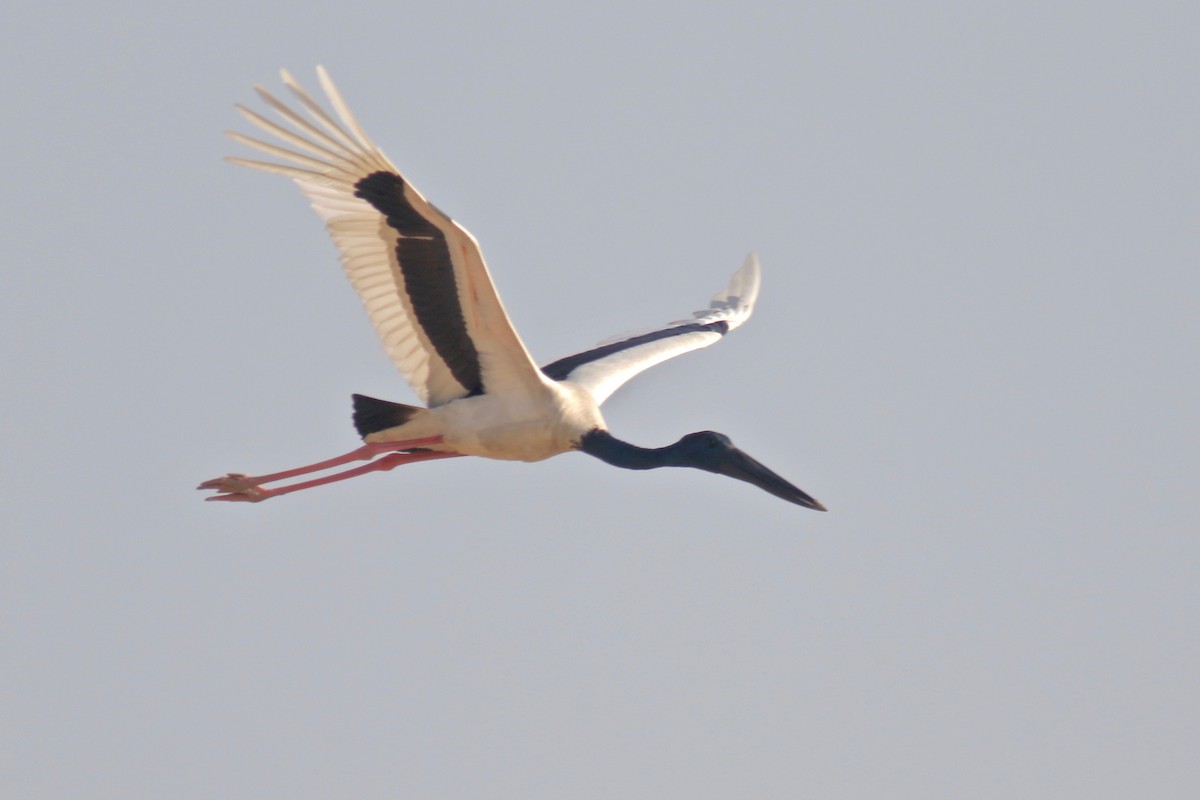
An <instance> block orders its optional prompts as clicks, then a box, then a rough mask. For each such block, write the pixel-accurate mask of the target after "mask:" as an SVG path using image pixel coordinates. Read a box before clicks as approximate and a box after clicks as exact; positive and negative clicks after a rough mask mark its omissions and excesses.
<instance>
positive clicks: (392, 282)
mask: <svg viewBox="0 0 1200 800" xmlns="http://www.w3.org/2000/svg"><path fill="white" fill-rule="evenodd" d="M281 75H282V77H283V82H284V83H285V84H286V85H287V87H288V88H289V89H290V90H291V91H292V93H293V94H294V95H295V96H296V99H297V100H298V101H299V105H300V108H302V109H303V111H304V112H305V113H306V114H307V117H305V116H303V115H302V114H300V113H298V112H297V111H296V110H294V109H292V108H290V107H288V106H287V105H285V104H284V103H282V102H280V101H279V100H276V99H275V98H274V97H272V96H271V95H270V94H268V93H267V92H266V90H264V89H263V88H262V87H258V86H256V87H255V90H256V91H257V92H258V94H259V96H260V97H261V98H262V100H263V101H264V102H265V103H266V104H267V105H269V106H270V107H271V108H272V109H273V110H274V111H275V113H276V114H278V115H279V117H280V118H281V119H282V120H283V121H284V122H286V123H287V124H288V125H290V126H291V128H292V129H291V130H289V129H288V128H286V127H283V126H281V125H277V124H276V123H274V122H271V121H270V120H268V119H266V118H264V117H262V116H260V115H259V114H256V113H255V112H253V111H250V110H249V109H247V108H243V107H241V106H238V110H239V111H240V112H241V113H242V115H243V116H244V117H246V119H248V120H249V121H250V122H251V123H253V124H254V125H256V126H257V127H259V128H260V129H262V130H263V131H265V132H267V133H269V134H271V135H272V136H274V137H275V138H276V139H278V140H279V141H281V142H283V143H284V144H286V145H288V147H280V146H278V145H274V144H269V143H267V142H263V141H259V140H257V139H252V138H249V137H247V136H242V135H241V134H237V133H229V136H230V137H232V138H233V139H235V140H236V141H238V142H241V143H243V144H246V145H249V146H250V147H253V148H256V149H258V150H260V151H262V152H264V153H267V154H268V155H271V156H275V157H277V158H281V159H284V160H285V161H287V162H289V163H287V164H278V163H269V162H264V161H250V160H247V159H242V158H230V159H228V160H229V161H231V162H233V163H235V164H241V165H242V166H247V167H253V168H255V169H261V170H266V171H268V172H275V173H279V174H281V175H286V176H287V177H289V178H291V179H292V180H294V181H295V182H296V184H297V185H298V186H299V187H300V190H301V191H303V192H304V194H305V195H307V196H308V198H309V200H310V201H312V205H313V208H314V209H316V211H317V213H318V214H320V215H321V218H322V219H323V220H325V227H326V228H327V229H328V231H329V235H330V236H331V237H333V241H334V243H335V244H336V245H337V247H338V250H340V251H341V256H342V266H343V267H344V268H345V271H346V275H347V276H348V277H349V278H350V282H351V283H352V284H353V286H354V289H355V290H356V291H357V292H358V295H359V297H360V298H361V299H362V302H363V305H364V306H365V307H366V310H367V316H368V317H370V319H371V324H372V325H374V327H375V332H376V333H377V334H378V335H379V338H380V339H381V340H382V341H383V346H384V349H385V350H386V351H387V353H388V355H389V356H390V357H391V359H392V361H393V362H394V363H395V364H396V367H397V368H398V369H399V370H400V372H401V374H403V375H404V377H405V379H406V380H407V381H408V383H409V384H410V385H411V386H412V387H413V389H414V390H415V391H416V392H417V394H418V395H419V396H420V397H421V399H422V400H423V401H425V402H426V403H427V404H428V405H430V406H438V405H441V404H443V403H447V402H449V401H451V400H454V399H456V398H459V397H465V396H467V395H472V394H481V393H484V392H488V391H500V390H505V391H518V392H520V391H526V392H537V391H543V390H544V389H543V386H544V384H543V383H542V378H541V376H540V375H538V372H537V366H536V365H535V364H534V362H533V359H531V358H530V356H529V353H528V351H527V350H526V349H525V345H524V344H522V342H521V339H520V337H518V336H517V333H516V331H515V330H513V327H512V324H511V323H510V322H509V320H508V315H507V314H506V313H505V311H504V306H503V305H502V304H501V302H500V297H499V296H498V295H497V294H496V289H495V287H494V286H493V285H492V279H491V276H490V275H488V270H487V267H486V266H485V265H484V262H483V255H482V254H481V253H480V250H479V245H478V243H477V242H476V241H475V238H474V237H473V236H471V234H470V233H468V232H467V231H466V229H464V228H463V227H461V226H460V225H458V224H457V223H456V222H454V220H452V219H450V217H448V216H446V215H445V214H443V213H442V212H441V211H439V210H438V209H437V208H435V207H434V206H433V205H432V204H431V203H429V202H428V201H427V200H426V199H425V198H424V197H423V196H422V195H421V193H420V192H418V191H417V190H416V188H415V187H413V186H412V184H410V183H408V182H407V181H406V180H405V179H404V178H403V177H402V176H401V175H400V172H399V170H397V169H396V167H395V166H393V165H392V163H391V162H390V161H388V159H387V157H386V156H384V154H383V152H382V151H381V150H380V149H379V148H378V147H376V146H375V145H374V144H373V143H372V142H371V140H370V139H369V138H368V137H367V135H366V134H365V133H364V132H363V129H362V127H361V126H360V125H359V124H358V121H357V120H356V119H355V118H354V116H353V115H352V114H351V113H350V110H349V109H348V108H347V107H346V103H345V101H344V100H343V99H342V97H341V95H340V94H339V93H338V90H337V88H336V87H334V85H333V82H332V81H331V80H330V79H329V76H328V75H327V74H326V72H325V70H324V69H323V68H320V67H318V68H317V75H318V77H319V78H320V81H321V86H322V87H323V88H324V90H325V94H326V96H327V97H328V98H329V102H330V104H331V105H332V106H333V109H334V111H335V112H336V114H337V118H338V119H337V120H335V119H334V118H333V117H332V116H330V115H329V114H328V113H326V112H325V111H324V110H323V109H322V108H321V107H320V106H319V105H318V104H317V103H316V101H314V100H313V99H312V97H311V96H310V95H309V94H308V93H307V92H306V91H305V90H304V89H303V88H301V86H300V85H299V84H298V83H296V81H295V80H294V79H293V78H292V76H291V75H289V74H288V73H287V71H286V70H285V71H282V73H281Z"/></svg>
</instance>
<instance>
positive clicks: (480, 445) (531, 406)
mask: <svg viewBox="0 0 1200 800" xmlns="http://www.w3.org/2000/svg"><path fill="white" fill-rule="evenodd" d="M544 385H545V390H544V391H543V392H536V393H534V394H531V395H516V394H511V393H509V394H482V395H477V396H475V397H463V398H460V399H458V400H451V401H450V402H449V403H446V404H444V405H440V406H437V407H436V408H429V409H423V410H421V411H418V412H417V414H416V415H415V416H414V417H413V418H412V419H411V420H409V421H408V422H406V423H405V424H403V425H398V426H396V427H394V428H386V429H384V430H381V431H377V432H375V433H372V434H370V435H368V436H367V437H365V438H366V441H368V442H400V441H407V440H411V439H423V438H426V437H430V436H441V437H442V444H440V445H429V446H428V449H430V450H439V451H445V452H452V453H461V454H462V455H467V456H483V457H484V458H495V459H500V460H502V461H541V460H543V459H546V458H550V457H551V456H556V455H559V454H560V453H566V452H568V451H570V450H574V449H576V448H577V447H578V446H579V440H580V437H582V436H583V435H584V434H585V433H587V432H588V431H590V430H593V429H595V428H604V427H605V426H604V419H603V417H601V416H600V406H598V405H597V404H596V401H595V400H593V399H592V396H591V395H590V394H589V393H588V392H587V391H586V390H584V389H582V388H581V387H579V386H576V385H575V384H573V383H570V382H569V381H562V382H559V381H551V380H549V379H547V380H545V381H544Z"/></svg>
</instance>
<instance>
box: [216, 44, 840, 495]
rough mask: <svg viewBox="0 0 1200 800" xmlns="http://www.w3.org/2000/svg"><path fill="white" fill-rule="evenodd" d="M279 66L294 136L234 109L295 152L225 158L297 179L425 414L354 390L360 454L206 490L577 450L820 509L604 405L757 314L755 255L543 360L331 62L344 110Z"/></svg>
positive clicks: (255, 142)
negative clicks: (744, 485)
mask: <svg viewBox="0 0 1200 800" xmlns="http://www.w3.org/2000/svg"><path fill="white" fill-rule="evenodd" d="M281 75H282V79H283V83H284V84H285V85H286V86H287V88H288V89H289V90H290V91H291V92H292V94H293V95H294V96H295V98H296V100H297V101H298V104H299V109H302V111H303V112H304V113H301V112H300V111H299V110H297V109H296V108H293V107H290V106H288V105H286V104H284V103H282V102H280V101H279V100H277V99H276V98H275V97H273V96H272V95H271V94H270V93H268V92H267V91H266V90H265V89H263V88H262V87H261V86H256V87H255V90H256V91H257V92H258V95H259V96H260V97H261V98H262V100H263V102H265V103H266V105H267V106H269V107H270V108H271V109H272V110H273V111H274V112H275V113H276V114H278V116H279V117H280V118H281V120H282V121H283V122H285V123H287V124H288V125H290V126H291V128H290V129H289V128H287V127H284V126H283V125H280V124H278V123H276V122H273V121H271V120H269V119H267V118H266V117H264V116H262V115H260V114H258V113H256V112H254V111H251V110H250V109H248V108H245V107H243V106H240V105H239V106H237V108H238V111H239V112H240V113H241V114H242V115H243V116H244V117H245V118H246V119H247V120H249V122H250V123H252V124H253V125H255V126H256V127H258V128H259V129H261V130H262V131H264V132H266V133H268V134H270V135H271V136H273V137H275V138H276V139H278V140H279V141H280V142H282V143H283V144H284V145H288V147H281V146H279V145H277V144H271V143H268V142H265V141H261V140H259V139H254V138H250V137H248V136H243V135H241V134H238V133H232V132H230V133H228V135H229V136H230V137H232V138H233V139H234V140H236V141H238V142H240V143H242V144H245V145H248V146H250V147H252V148H255V149H257V150H259V151H261V152H263V153H266V154H268V155H270V156H273V157H276V158H279V159H281V160H282V161H283V162H285V163H279V162H267V161H256V160H248V159H244V158H229V159H228V160H229V161H231V162H233V163H234V164H240V165H242V166H246V167H251V168H254V169H259V170H265V171H267V172H273V173H277V174H280V175H284V176H286V177H288V178H291V179H292V180H293V181H295V183H296V185H297V186H299V187H300V190H301V191H302V192H304V194H305V195H306V196H307V197H308V199H309V200H310V201H311V203H312V206H313V208H314V209H316V212H317V213H318V214H319V215H320V216H321V218H322V219H323V220H324V221H325V226H326V228H327V229H328V231H329V234H330V236H331V237H332V238H333V241H334V243H335V244H336V245H337V247H338V250H339V251H340V253H341V262H342V266H343V268H344V269H345V271H346V275H347V276H348V277H349V279H350V283H351V284H352V285H353V286H354V288H355V290H356V291H357V292H358V295H359V297H360V299H361V300H362V303H363V305H364V306H365V308H366V311H367V316H368V317H369V318H370V320H371V323H372V325H373V326H374V328H375V332H376V333H377V334H378V336H379V338H380V340H382V342H383V346H384V349H385V350H386V351H387V354H388V355H389V356H390V357H391V359H392V361H393V362H394V363H395V365H396V367H397V368H398V369H399V371H400V373H401V374H402V375H403V376H404V378H405V379H406V380H407V381H408V383H409V385H411V386H412V388H413V390H414V391H416V393H417V395H418V396H419V397H420V398H421V400H422V401H423V402H424V403H425V406H426V407H419V406H412V405H404V404H401V403H393V402H389V401H386V400H377V399H375V398H371V397H364V396H362V395H354V397H353V400H354V416H353V419H354V425H355V428H356V429H357V430H358V433H359V435H360V436H361V437H362V439H363V441H364V442H365V444H364V445H363V446H362V447H359V448H357V449H355V450H353V451H351V452H349V453H346V454H345V455H342V456H338V457H336V458H331V459H328V460H326V461H320V462H317V463H315V464H309V465H307V466H303V467H299V468H297V469H291V470H286V471H283V472H276V473H272V474H269V475H258V476H253V477H252V476H248V475H243V474H240V473H229V474H227V475H225V476H223V477H220V478H214V479H213V480H209V481H205V482H204V483H202V484H200V486H199V487H197V488H199V489H211V490H215V491H216V492H217V494H215V495H211V496H209V497H208V498H206V499H208V500H220V501H230V502H239V501H240V502H259V501H261V500H265V499H267V498H269V497H277V496H279V495H283V494H288V493H290V492H295V491H298V490H301V489H308V488H312V487H314V486H321V485H324V484H328V483H332V482H334V481H340V480H345V479H347V478H352V477H355V476H357V475H362V474H365V473H368V472H378V471H384V470H390V469H393V468H395V467H397V466H400V465H401V464H412V463H416V462H419V461H431V460H434V459H441V458H453V457H456V456H482V457H484V458H495V459H503V460H515V461H541V460H542V459H546V458H549V457H551V456H555V455H559V454H560V453H566V452H570V451H573V450H579V451H582V452H584V453H587V454H588V455H591V456H595V457H596V458H599V459H600V460H602V461H605V462H607V463H609V464H612V465H614V466H617V467H624V468H626V469H635V470H645V469H654V468H656V467H694V468H697V469H702V470H706V471H708V472H714V473H718V474H721V475H727V476H729V477H731V478H737V479H738V480H742V481H746V482H748V483H751V484H753V485H755V486H758V487H759V488H761V489H764V490H766V491H767V492H770V493H771V494H773V495H775V496H776V497H781V498H783V499H784V500H787V501H788V502H791V503H795V504H797V505H800V506H804V507H805V508H811V509H815V510H818V511H824V510H825V508H824V506H822V505H821V504H820V503H819V502H817V501H816V500H815V499H814V498H812V497H811V496H809V495H808V494H806V493H805V492H803V491H802V490H800V489H798V488H797V487H795V486H793V485H792V484H791V483H789V482H787V481H786V480H784V479H783V478H781V477H780V476H779V475H777V474H775V473H774V472H772V471H771V470H769V469H767V468H766V467H765V466H763V465H762V464H760V463H759V462H758V461H755V460H754V459H753V458H751V457H750V456H748V455H746V454H745V453H743V452H742V451H741V450H739V449H738V448H737V447H735V446H734V445H733V442H731V441H730V439H729V437H727V436H725V435H723V434H720V433H714V432H712V431H701V432H699V433H690V434H688V435H686V436H684V437H683V438H682V439H680V440H679V441H677V442H675V443H674V444H671V445H668V446H666V447H658V448H646V447H638V446H636V445H632V444H629V443H628V442H623V441H621V440H620V439H617V438H616V437H614V436H613V435H612V434H610V433H609V432H608V428H607V427H606V426H605V424H604V419H603V417H601V415H600V404H601V403H603V402H604V401H605V400H606V399H607V398H608V397H609V396H610V395H611V394H612V393H613V392H614V391H616V390H617V388H618V387H620V386H621V385H622V384H623V383H625V381H627V380H629V379H630V378H632V377H633V376H634V375H636V374H638V373H639V372H641V371H642V370H644V369H647V368H648V367H651V366H654V365H655V364H658V363H660V362H662V361H665V360H667V359H669V358H673V357H674V356H677V355H680V354H682V353H686V352H688V351H691V350H696V349H698V348H701V347H707V346H708V345H711V344H713V343H714V342H716V341H718V340H720V339H721V338H722V337H723V336H724V335H725V334H726V333H728V332H729V331H731V330H733V329H734V328H736V327H738V326H739V325H741V324H742V323H743V322H745V321H746V320H747V319H748V318H749V317H750V312H751V310H752V309H753V307H754V301H755V298H756V296H757V295H758V287H759V265H758V259H757V257H756V256H755V255H754V254H753V253H751V254H750V255H749V256H748V257H747V258H746V260H745V263H744V264H743V265H742V267H741V268H740V269H739V270H737V272H735V273H734V275H733V277H732V278H731V279H730V281H729V285H728V286H727V287H726V288H725V289H724V290H723V291H721V292H719V293H718V294H717V295H716V296H715V297H713V299H712V302H711V303H709V305H708V307H707V308H704V309H701V310H700V311H697V312H695V313H694V314H693V315H692V318H691V319H687V320H680V321H676V322H671V323H669V324H667V325H664V326H661V327H658V328H655V329H653V330H649V331H645V332H641V333H636V334H628V335H625V336H621V337H618V338H617V339H614V340H609V341H607V342H602V343H601V344H598V345H596V346H594V347H591V348H589V349H587V350H584V351H582V352H580V353H576V354H574V355H570V356H566V357H565V358H560V359H558V360H556V361H552V362H550V363H548V364H545V365H543V366H541V367H538V365H537V364H536V363H535V362H534V361H533V359H532V358H531V357H530V355H529V352H528V351H527V350H526V349H525V345H524V344H523V343H522V342H521V339H520V337H519V336H518V335H517V332H516V330H515V329H514V328H513V326H512V323H511V322H510V320H509V318H508V315H507V314H506V313H505V311H504V306H503V305H502V304H501V302H500V297H499V295H498V294H497V293H496V289H495V287H494V286H493V284H492V279H491V277H490V275H489V274H488V270H487V267H486V266H485V265H484V261H483V255H482V254H481V252H480V249H479V245H478V243H477V242H476V241H475V238H474V237H473V236H472V235H471V234H470V233H469V232H467V230H466V229H465V228H463V227H462V226H461V225H459V224H458V223H456V222H455V221H454V220H452V219H451V218H450V217H448V216H446V215H445V214H444V213H442V212H441V211H440V210H438V209H437V208H436V207H435V206H434V205H433V204H432V203H430V202H429V201H428V200H426V199H425V197H424V196H423V195H422V194H421V193H420V192H418V191H417V190H416V188H415V187H414V186H413V185H412V184H410V183H409V182H408V181H407V180H405V179H404V177H403V176H402V175H401V174H400V172H399V170H397V169H396V167H395V166H393V165H392V163H391V161H389V160H388V159H387V157H386V156H384V154H383V152H382V151H381V150H380V149H379V148H378V147H376V146H375V145H374V144H373V143H372V142H371V140H370V139H369V138H368V137H367V135H366V133H365V132H364V131H363V129H362V126H361V125H359V123H358V121H357V120H356V119H355V118H354V115H353V114H351V113H350V109H349V108H348V107H347V106H346V103H345V101H344V100H343V99H342V96H341V94H340V93H339V92H338V90H337V88H336V87H335V86H334V85H333V82H332V81H331V80H330V78H329V75H328V74H327V73H326V72H325V70H324V69H323V68H321V67H318V68H317V75H318V77H319V79H320V82H321V86H322V88H323V89H324V90H325V95H326V96H327V97H328V99H329V104H330V105H331V106H332V108H333V111H334V114H336V118H335V116H334V115H331V114H329V113H328V112H327V111H325V110H324V109H323V108H322V107H321V105H320V104H318V103H317V102H316V101H315V100H314V99H313V98H312V96H311V95H310V94H309V93H308V92H306V91H305V90H304V89H303V88H302V87H301V86H300V84H299V83H297V82H296V80H295V79H294V78H292V76H291V75H290V74H289V73H288V72H287V71H286V70H284V71H282V72H281ZM305 114H306V115H307V116H305ZM359 461H366V462H368V463H366V464H362V465H360V466H357V467H353V468H350V469H346V470H343V471H341V472H335V473H333V474H328V475H324V476H323V477H317V478H311V479H308V480H303V481H300V482H298V483H290V484H286V485H282V486H278V485H277V486H274V487H268V486H266V485H265V484H275V483H277V482H279V481H285V480H288V479H290V478H296V477H299V476H303V475H309V474H312V473H317V472H323V471H326V470H331V469H334V468H337V467H343V466H345V465H347V464H353V463H355V462H359Z"/></svg>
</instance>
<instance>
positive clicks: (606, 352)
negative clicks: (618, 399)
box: [542, 253, 761, 403]
mask: <svg viewBox="0 0 1200 800" xmlns="http://www.w3.org/2000/svg"><path fill="white" fill-rule="evenodd" d="M760 280H761V277H760V271H759V266H758V256H757V255H755V254H754V253H751V254H750V255H748V256H746V261H745V263H743V264H742V266H741V268H740V269H738V271H737V272H735V273H734V274H733V277H732V278H730V279H729V285H728V286H727V287H725V290H724V291H722V292H719V293H717V294H716V295H715V296H714V297H713V299H712V302H711V303H709V306H708V308H705V309H701V310H700V311H697V312H695V313H694V314H693V315H692V319H687V320H679V321H677V322H672V323H669V324H667V325H664V326H663V327H661V328H657V329H654V330H650V331H645V332H641V333H635V334H628V335H625V336H621V337H619V338H617V339H611V340H609V341H607V342H601V343H600V344H598V345H596V346H595V347H593V348H591V349H590V350H585V351H583V352H582V353H576V354H575V355H573V356H566V357H565V358H560V359H558V360H557V361H553V362H551V363H549V364H546V365H545V366H543V367H542V372H543V373H545V374H546V376H547V377H550V378H553V379H554V380H560V381H571V382H572V383H576V384H579V385H580V386H583V387H584V388H585V389H587V390H588V391H589V392H591V394H592V397H593V398H595V400H596V402H597V403H603V402H604V401H605V400H607V399H608V397H609V395H611V394H612V393H613V392H615V391H616V390H617V389H618V388H620V387H621V384H623V383H625V381H627V380H629V379H630V378H632V377H633V376H634V375H637V374H638V373H639V372H641V371H642V370H644V369H649V368H650V367H653V366H654V365H655V364H661V363H662V362H663V361H666V360H667V359H669V358H674V357H675V356H678V355H682V354H684V353H687V352H689V351H691V350H698V349H700V348H701V347H708V346H709V345H710V344H713V343H715V342H717V341H720V339H721V337H722V336H724V335H725V334H726V333H728V332H729V331H731V330H733V329H734V328H736V327H737V326H739V325H741V324H742V323H743V322H745V321H746V320H748V319H749V318H750V313H751V312H752V311H753V310H754V300H755V298H757V297H758V286H759V282H760Z"/></svg>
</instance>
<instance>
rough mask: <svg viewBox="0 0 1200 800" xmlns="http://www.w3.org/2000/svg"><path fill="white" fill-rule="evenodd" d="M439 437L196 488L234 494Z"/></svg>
mask: <svg viewBox="0 0 1200 800" xmlns="http://www.w3.org/2000/svg"><path fill="white" fill-rule="evenodd" d="M441 443H442V437H441V436H427V437H425V438H424V439H408V440H407V441H403V442H369V443H367V444H364V445H363V446H362V447H360V448H358V449H357V450H351V451H350V452H349V453H346V454H345V455H340V456H338V457H337V458H330V459H327V460H325V461H318V462H317V463H316V464H309V465H307V466H303V467H296V468H295V469H288V470H284V471H283V472H273V473H271V474H270V475H256V476H250V475H243V474H241V473H239V472H231V473H229V474H228V475H224V476H222V477H220V478H213V479H212V480H210V481H205V482H204V483H202V484H200V485H199V486H197V487H196V488H197V489H216V490H217V491H219V492H236V491H239V490H241V489H244V488H247V487H251V486H258V485H259V484H262V483H274V482H275V481H282V480H286V479H288V478H294V477H296V476H297V475H307V474H308V473H310V472H321V471H322V470H326V469H333V468H334V467H340V466H341V465H342V464H349V463H350V462H352V461H367V460H369V459H372V458H374V457H375V456H377V455H379V454H380V453H390V452H392V451H393V450H410V449H412V448H414V447H423V446H425V445H427V444H441Z"/></svg>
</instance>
